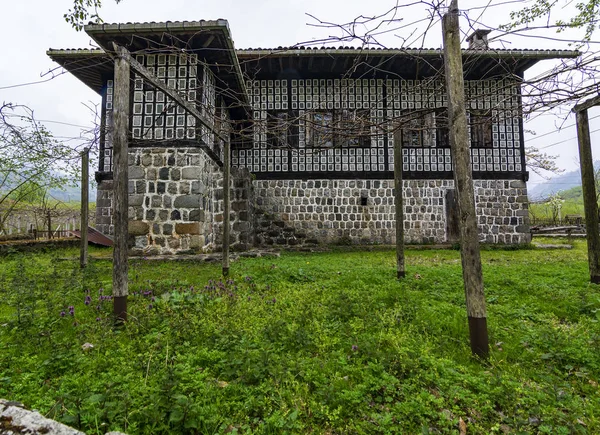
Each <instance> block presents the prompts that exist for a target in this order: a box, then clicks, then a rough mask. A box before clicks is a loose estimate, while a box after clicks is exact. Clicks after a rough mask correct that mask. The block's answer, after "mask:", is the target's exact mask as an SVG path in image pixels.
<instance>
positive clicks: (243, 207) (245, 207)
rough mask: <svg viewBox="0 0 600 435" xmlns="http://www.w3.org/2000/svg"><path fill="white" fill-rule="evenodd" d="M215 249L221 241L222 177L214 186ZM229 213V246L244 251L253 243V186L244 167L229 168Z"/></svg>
mask: <svg viewBox="0 0 600 435" xmlns="http://www.w3.org/2000/svg"><path fill="white" fill-rule="evenodd" d="M213 187H214V189H215V191H216V195H215V213H216V214H215V222H216V223H217V224H216V247H215V249H216V250H220V249H222V243H223V179H222V178H221V179H220V180H219V181H218V182H217V183H216V184H215V185H214V186H213ZM230 209H231V213H230V225H231V228H230V233H229V234H230V236H229V237H230V238H229V243H230V248H231V250H232V251H246V250H248V249H250V248H252V247H253V246H254V244H255V222H254V188H253V186H252V176H251V174H250V171H248V169H246V168H236V167H233V168H231V207H230Z"/></svg>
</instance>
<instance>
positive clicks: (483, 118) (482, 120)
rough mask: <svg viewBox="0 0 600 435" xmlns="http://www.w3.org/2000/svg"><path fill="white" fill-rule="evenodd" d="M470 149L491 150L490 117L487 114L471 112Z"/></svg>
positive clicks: (489, 114)
mask: <svg viewBox="0 0 600 435" xmlns="http://www.w3.org/2000/svg"><path fill="white" fill-rule="evenodd" d="M469 117H470V122H469V124H470V126H471V147H473V148H491V147H492V146H493V143H494V141H493V137H492V115H491V113H490V112H489V111H487V112H471V113H470V114H469Z"/></svg>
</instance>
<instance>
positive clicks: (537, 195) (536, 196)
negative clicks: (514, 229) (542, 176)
mask: <svg viewBox="0 0 600 435" xmlns="http://www.w3.org/2000/svg"><path fill="white" fill-rule="evenodd" d="M599 169H600V160H597V161H595V162H594V170H595V171H596V172H597V171H598V170H599ZM577 186H581V172H580V171H579V169H578V170H576V171H571V172H566V173H564V174H561V175H556V176H554V177H553V178H552V179H550V180H547V181H545V182H543V183H539V184H536V185H533V186H532V185H529V186H528V187H529V188H528V191H527V192H528V193H527V196H529V200H530V201H542V200H544V199H546V198H548V197H549V196H550V195H552V194H553V193H557V192H560V191H565V190H569V189H572V188H573V187H577Z"/></svg>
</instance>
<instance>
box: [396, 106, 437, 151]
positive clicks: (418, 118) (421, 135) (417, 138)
mask: <svg viewBox="0 0 600 435" xmlns="http://www.w3.org/2000/svg"><path fill="white" fill-rule="evenodd" d="M435 127H436V114H435V112H415V113H412V114H410V115H408V116H407V120H406V121H405V123H404V125H403V127H402V145H403V146H405V147H432V146H435Z"/></svg>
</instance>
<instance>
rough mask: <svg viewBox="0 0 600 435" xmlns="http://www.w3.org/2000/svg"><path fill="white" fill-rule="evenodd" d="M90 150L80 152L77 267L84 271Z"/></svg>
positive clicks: (86, 249) (86, 254) (86, 253)
mask: <svg viewBox="0 0 600 435" xmlns="http://www.w3.org/2000/svg"><path fill="white" fill-rule="evenodd" d="M89 192H90V149H89V148H86V149H84V150H83V151H82V152H81V228H80V230H81V234H80V235H81V240H80V243H81V246H80V252H79V267H81V268H82V269H84V268H85V267H86V266H87V263H88V218H89V214H90V193H89Z"/></svg>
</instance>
